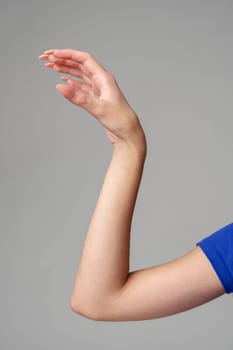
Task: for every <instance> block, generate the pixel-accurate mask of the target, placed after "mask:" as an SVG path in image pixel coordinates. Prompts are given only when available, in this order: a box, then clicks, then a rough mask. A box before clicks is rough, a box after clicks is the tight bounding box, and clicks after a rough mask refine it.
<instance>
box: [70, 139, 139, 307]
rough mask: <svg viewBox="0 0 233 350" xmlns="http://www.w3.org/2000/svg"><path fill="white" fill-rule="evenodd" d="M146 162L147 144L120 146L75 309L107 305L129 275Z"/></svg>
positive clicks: (86, 251)
mask: <svg viewBox="0 0 233 350" xmlns="http://www.w3.org/2000/svg"><path fill="white" fill-rule="evenodd" d="M145 158H146V141H145V138H144V136H143V135H142V141H140V142H139V143H138V146H137V145H132V144H129V145H128V144H127V145H126V144H119V145H118V144H116V145H114V146H113V154H112V159H111V161H110V164H109V167H108V169H107V172H106V175H105V178H104V182H103V185H102V188H101V192H100V195H99V198H98V200H97V204H96V207H95V210H94V212H93V216H92V219H91V222H90V225H89V227H88V232H87V236H86V240H85V243H84V247H83V251H82V255H81V259H80V263H79V266H78V271H77V276H76V280H75V284H74V288H73V293H72V298H71V306H72V308H73V309H75V310H79V308H82V307H83V305H86V306H88V307H89V308H90V309H91V308H95V307H96V306H98V305H99V306H100V307H101V305H103V304H104V303H105V304H104V305H107V302H108V301H109V300H112V298H114V297H115V296H117V295H118V294H119V292H120V291H121V289H122V287H123V286H124V284H125V282H126V280H127V277H128V273H129V255H130V230H131V222H132V216H133V211H134V207H135V202H136V197H137V193H138V189H139V185H140V181H141V177H142V172H143V166H144V161H145Z"/></svg>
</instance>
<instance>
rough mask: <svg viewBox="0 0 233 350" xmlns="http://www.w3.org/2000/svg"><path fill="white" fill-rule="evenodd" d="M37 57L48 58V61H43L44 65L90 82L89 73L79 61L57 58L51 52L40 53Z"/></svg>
mask: <svg viewBox="0 0 233 350" xmlns="http://www.w3.org/2000/svg"><path fill="white" fill-rule="evenodd" d="M39 59H40V60H49V61H50V62H48V63H45V66H46V67H48V68H53V69H54V70H55V71H57V72H61V73H66V74H70V75H73V76H75V77H77V78H81V79H83V80H85V81H86V82H88V83H91V81H90V79H89V77H88V75H89V74H88V73H87V72H86V70H85V68H84V67H83V66H82V65H81V64H80V63H77V62H74V61H71V60H66V59H59V58H57V57H55V56H54V55H53V54H49V55H48V54H44V55H40V56H39Z"/></svg>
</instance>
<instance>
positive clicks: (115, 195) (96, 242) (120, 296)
mask: <svg viewBox="0 0 233 350" xmlns="http://www.w3.org/2000/svg"><path fill="white" fill-rule="evenodd" d="M41 59H48V60H49V61H50V63H47V64H46V66H47V67H49V68H53V69H54V70H55V71H58V72H62V73H67V74H70V75H74V76H76V77H78V78H80V79H82V80H81V81H77V80H73V79H70V78H69V79H68V78H65V77H63V78H62V79H63V80H64V81H66V82H67V83H68V85H58V86H57V89H58V91H59V92H60V93H61V94H62V95H63V96H64V97H65V98H67V99H68V100H69V101H70V102H71V103H74V104H76V105H78V106H80V107H82V108H84V109H86V110H87V111H88V112H89V113H90V114H91V115H92V116H94V117H95V118H96V119H97V120H98V121H99V122H100V123H101V124H102V125H103V126H104V128H105V131H106V133H107V136H108V137H109V140H110V142H111V143H112V144H113V153H112V159H111V161H110V164H109V167H108V169H107V172H106V175H105V178H104V182H103V185H102V189H101V192H100V195H99V198H98V201H97V204H96V208H95V210H94V213H93V216H92V219H91V222H90V225H89V228H88V232H87V236H86V240H85V243H84V247H83V251H82V255H81V259H80V262H79V266H78V270H77V275H76V279H75V283H74V287H73V291H72V296H71V301H70V305H71V308H72V309H73V310H74V311H75V312H77V313H79V314H81V315H83V316H85V317H88V318H91V319H94V320H108V321H126V320H143V319H151V318H157V317H163V316H167V315H171V314H174V313H178V312H181V311H184V310H187V309H190V308H192V307H195V306H198V305H200V304H203V303H205V302H207V301H209V300H211V299H213V298H216V297H217V296H220V295H222V294H223V293H224V291H223V287H222V285H221V284H220V282H219V280H218V278H217V277H216V274H215V272H214V270H213V269H212V267H211V265H210V263H209V261H208V260H207V258H206V257H205V255H204V254H203V252H202V251H201V249H200V248H199V247H196V248H194V249H193V250H191V251H190V252H188V253H187V254H186V255H184V256H183V257H180V258H178V259H176V260H174V261H171V262H168V263H166V264H162V265H160V266H154V267H149V268H146V269H142V270H138V271H132V272H129V252H130V230H131V222H132V216H133V211H134V207H135V202H136V197H137V193H138V189H139V185H140V181H141V176H142V172H143V165H144V162H145V158H146V139H145V135H144V132H143V129H142V127H141V124H140V122H139V119H138V117H137V116H136V114H135V113H134V111H133V110H132V108H131V107H130V106H129V105H128V103H127V101H126V100H125V98H124V96H123V95H122V93H121V91H120V89H119V87H118V85H117V83H116V81H115V79H114V78H113V76H112V75H111V74H109V73H108V72H107V71H106V70H105V69H104V68H103V67H102V66H101V65H99V64H98V62H97V61H96V60H95V59H94V58H93V57H91V56H90V55H89V54H87V53H83V52H80V51H75V50H69V49H66V50H51V51H48V52H46V53H45V54H44V55H42V57H41Z"/></svg>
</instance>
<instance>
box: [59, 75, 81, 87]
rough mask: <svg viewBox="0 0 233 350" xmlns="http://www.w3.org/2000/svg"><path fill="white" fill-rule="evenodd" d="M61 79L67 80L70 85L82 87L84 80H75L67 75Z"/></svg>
mask: <svg viewBox="0 0 233 350" xmlns="http://www.w3.org/2000/svg"><path fill="white" fill-rule="evenodd" d="M61 80H63V81H66V82H67V83H68V84H69V85H71V86H73V87H75V88H80V87H81V86H82V85H83V84H85V83H84V82H81V81H78V80H73V79H70V78H67V77H61Z"/></svg>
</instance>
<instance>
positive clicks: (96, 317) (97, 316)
mask: <svg viewBox="0 0 233 350" xmlns="http://www.w3.org/2000/svg"><path fill="white" fill-rule="evenodd" d="M70 308H71V310H72V311H73V312H74V313H76V314H78V315H79V316H82V317H85V318H87V319H89V320H93V321H103V320H104V318H103V315H102V313H101V312H97V311H96V308H94V307H87V306H86V305H85V304H84V303H80V302H77V300H76V299H75V298H74V297H72V298H71V299H70ZM105 321H106V319H105Z"/></svg>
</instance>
